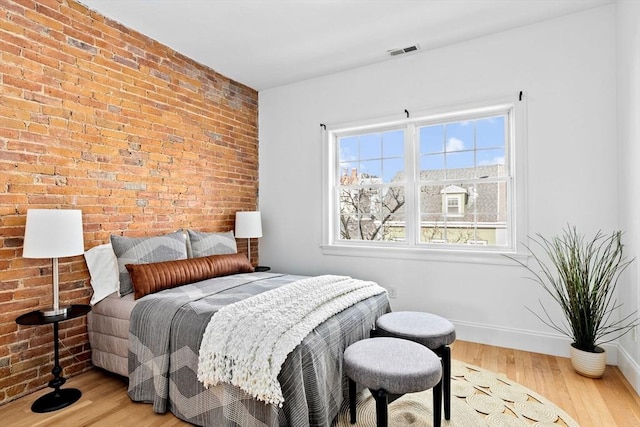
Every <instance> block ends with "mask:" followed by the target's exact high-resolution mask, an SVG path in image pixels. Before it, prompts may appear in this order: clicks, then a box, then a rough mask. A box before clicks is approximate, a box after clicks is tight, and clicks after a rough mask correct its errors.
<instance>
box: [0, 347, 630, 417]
mask: <svg viewBox="0 0 640 427" xmlns="http://www.w3.org/2000/svg"><path fill="white" fill-rule="evenodd" d="M452 355H453V358H455V359H457V360H461V361H463V362H467V363H471V364H473V365H476V366H480V367H482V368H485V369H488V370H491V371H494V372H499V373H503V374H505V375H507V377H508V378H510V379H511V380H513V381H516V382H518V383H520V384H522V385H523V386H525V387H528V388H530V389H531V390H533V391H535V392H537V393H539V394H541V395H543V396H545V397H546V398H547V399H549V400H551V401H552V402H554V403H555V404H557V405H558V406H560V407H561V408H562V409H564V410H565V411H566V412H567V413H568V414H569V415H570V416H571V417H573V419H574V420H576V421H577V422H578V423H579V424H580V426H581V427H632V426H640V396H638V395H637V394H636V393H635V391H634V390H633V389H632V388H631V386H630V385H629V383H628V382H627V381H626V379H625V378H624V377H623V376H622V374H621V373H620V370H619V369H618V368H616V367H614V366H608V367H607V370H606V372H605V374H604V377H603V378H601V379H598V380H592V379H588V378H584V377H581V376H580V375H578V374H576V373H575V372H574V371H573V368H572V367H571V363H570V361H569V359H565V358H561V357H554V356H546V355H542V354H536V353H528V352H524V351H518V350H510V349H505V348H498V347H492V346H487V345H482V344H473V343H468V342H463V341H457V342H456V343H455V344H454V345H453V350H452ZM65 387H75V388H79V389H80V390H82V393H83V394H82V398H81V399H80V400H79V401H78V402H77V403H75V404H73V405H71V406H70V407H68V408H65V409H63V410H60V411H57V412H53V413H48V414H35V413H32V412H31V411H30V407H31V404H32V403H33V401H34V400H35V399H36V398H37V397H39V396H41V395H42V394H44V393H46V392H47V390H42V391H39V392H37V393H33V394H31V395H29V396H26V397H23V398H22V399H18V400H16V401H14V402H11V403H9V404H6V405H4V406H0V425H2V426H47V427H48V426H65V427H78V426H109V427H113V426H136V427H138V426H154V427H155V426H158V427H165V426H166V427H169V426H185V425H188V424H186V423H183V422H181V421H180V420H178V419H177V418H175V417H174V416H173V415H171V414H164V415H157V414H154V413H153V410H152V408H151V405H147V404H142V403H133V402H131V400H129V398H128V396H127V393H126V385H125V383H124V382H123V380H122V379H120V378H118V377H115V376H111V375H108V374H105V373H104V372H103V371H101V370H98V369H93V370H91V371H89V372H86V373H84V374H81V375H78V376H76V377H73V378H71V379H70V380H69V381H67V384H65ZM444 425H446V424H444Z"/></svg>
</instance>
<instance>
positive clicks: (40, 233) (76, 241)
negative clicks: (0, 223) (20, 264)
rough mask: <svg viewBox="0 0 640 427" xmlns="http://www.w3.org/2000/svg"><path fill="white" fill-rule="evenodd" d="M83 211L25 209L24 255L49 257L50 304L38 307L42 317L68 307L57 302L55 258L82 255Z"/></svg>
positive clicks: (57, 312)
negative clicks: (51, 297) (45, 308)
mask: <svg viewBox="0 0 640 427" xmlns="http://www.w3.org/2000/svg"><path fill="white" fill-rule="evenodd" d="M83 253H84V239H83V233H82V211H81V210H76V209H28V210H27V225H26V227H25V232H24V247H23V250H22V256H23V257H24V258H51V264H52V270H53V307H52V308H50V309H47V310H41V312H42V315H43V316H45V317H53V316H60V315H64V314H66V313H67V310H68V309H69V307H62V308H61V307H60V305H59V302H58V258H63V257H69V256H76V255H82V254H83Z"/></svg>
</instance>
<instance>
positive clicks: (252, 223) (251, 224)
mask: <svg viewBox="0 0 640 427" xmlns="http://www.w3.org/2000/svg"><path fill="white" fill-rule="evenodd" d="M235 233H236V237H237V238H240V239H243V238H246V239H247V257H248V258H249V263H251V239H252V238H253V237H256V238H257V237H262V220H261V218H260V212H258V211H253V212H236V229H235Z"/></svg>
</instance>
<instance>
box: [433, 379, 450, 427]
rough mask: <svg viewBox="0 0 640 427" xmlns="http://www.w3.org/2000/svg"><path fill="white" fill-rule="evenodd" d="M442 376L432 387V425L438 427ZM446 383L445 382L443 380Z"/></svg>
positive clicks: (440, 419)
mask: <svg viewBox="0 0 640 427" xmlns="http://www.w3.org/2000/svg"><path fill="white" fill-rule="evenodd" d="M443 380H444V377H443V378H442V379H440V381H439V382H438V384H436V385H435V386H434V387H433V427H440V423H441V422H442V383H443ZM444 383H445V384H446V383H447V382H446V381H444Z"/></svg>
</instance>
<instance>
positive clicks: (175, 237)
mask: <svg viewBox="0 0 640 427" xmlns="http://www.w3.org/2000/svg"><path fill="white" fill-rule="evenodd" d="M111 246H112V247H113V253H115V254H116V259H117V260H118V271H119V273H120V296H121V297H122V296H125V295H127V294H130V293H133V284H132V283H131V276H130V275H129V272H128V271H127V268H126V267H125V265H127V264H145V263H150V262H162V261H173V260H178V259H186V258H187V244H186V238H185V235H184V233H183V232H182V231H177V232H175V233H169V234H165V235H164V236H153V237H122V236H111Z"/></svg>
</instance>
